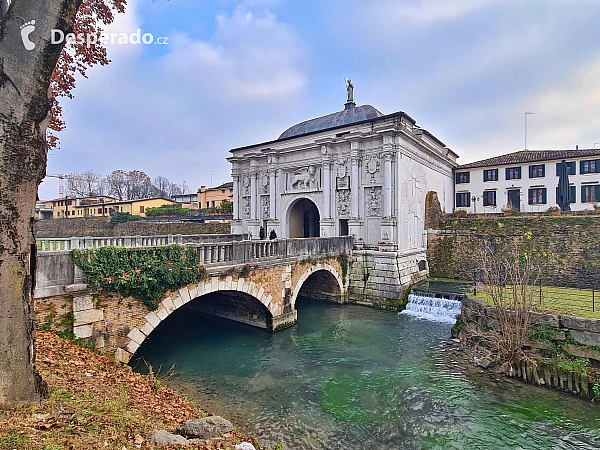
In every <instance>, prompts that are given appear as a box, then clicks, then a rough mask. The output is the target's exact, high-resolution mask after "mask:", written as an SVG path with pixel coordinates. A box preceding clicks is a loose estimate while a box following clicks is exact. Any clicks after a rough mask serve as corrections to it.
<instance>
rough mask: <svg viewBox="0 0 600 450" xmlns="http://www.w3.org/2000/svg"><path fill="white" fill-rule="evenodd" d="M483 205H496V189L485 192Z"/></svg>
mask: <svg viewBox="0 0 600 450" xmlns="http://www.w3.org/2000/svg"><path fill="white" fill-rule="evenodd" d="M483 206H496V191H484V192H483Z"/></svg>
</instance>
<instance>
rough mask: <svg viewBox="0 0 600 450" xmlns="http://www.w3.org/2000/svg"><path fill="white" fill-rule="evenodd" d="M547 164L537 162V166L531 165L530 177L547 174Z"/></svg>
mask: <svg viewBox="0 0 600 450" xmlns="http://www.w3.org/2000/svg"><path fill="white" fill-rule="evenodd" d="M545 167H546V166H545V165H544V164H537V165H535V166H529V178H541V177H544V176H545Z"/></svg>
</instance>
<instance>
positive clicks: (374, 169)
mask: <svg viewBox="0 0 600 450" xmlns="http://www.w3.org/2000/svg"><path fill="white" fill-rule="evenodd" d="M380 166H381V163H380V162H379V156H378V155H375V154H370V155H368V156H367V157H366V160H365V172H366V174H367V178H369V177H370V178H371V180H374V179H375V177H376V176H377V175H378V173H379V171H380Z"/></svg>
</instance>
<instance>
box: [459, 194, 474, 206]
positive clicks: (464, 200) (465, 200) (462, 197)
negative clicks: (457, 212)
mask: <svg viewBox="0 0 600 450" xmlns="http://www.w3.org/2000/svg"><path fill="white" fill-rule="evenodd" d="M470 206H471V193H470V192H457V193H456V207H457V208H461V207H466V208H468V207H470Z"/></svg>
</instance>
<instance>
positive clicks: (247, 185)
mask: <svg viewBox="0 0 600 450" xmlns="http://www.w3.org/2000/svg"><path fill="white" fill-rule="evenodd" d="M231 153H232V154H233V156H231V157H229V158H228V160H229V161H230V162H231V164H232V176H233V180H234V221H233V222H232V232H234V233H242V232H243V233H246V232H250V233H251V234H252V236H253V237H254V238H257V237H258V235H259V228H260V227H261V226H262V227H264V229H265V230H266V233H267V236H268V234H269V231H270V230H271V229H274V230H275V231H276V233H277V235H278V237H284V238H287V237H313V236H339V235H348V234H351V235H354V236H355V237H356V241H355V242H357V243H358V244H359V245H360V243H361V242H362V243H364V245H365V247H367V248H373V249H385V250H397V249H398V250H405V249H418V250H419V251H424V247H425V242H424V215H425V196H426V195H427V192H428V191H435V192H437V194H438V197H439V200H440V203H441V207H442V209H443V210H444V211H446V212H451V211H452V209H453V204H454V195H453V193H454V185H453V176H452V170H453V169H454V168H455V167H457V163H456V158H457V155H456V154H455V153H454V152H453V151H452V150H450V149H449V148H446V146H445V145H444V144H443V143H442V142H441V141H440V140H438V139H437V138H435V137H434V136H433V135H432V134H431V133H429V132H428V131H426V130H424V129H422V128H419V127H418V126H417V125H416V122H415V120H414V119H412V118H411V117H410V116H408V115H407V114H406V113H404V112H396V113H393V114H388V115H384V114H382V113H381V112H379V111H378V110H377V109H375V108H374V107H372V106H370V105H363V106H356V105H355V103H354V101H353V97H352V92H351V87H349V97H348V102H347V103H346V104H345V108H344V109H343V110H342V111H339V112H336V113H333V114H329V115H326V116H323V117H319V118H316V119H312V120H308V121H306V122H302V123H299V124H297V125H294V126H292V127H290V128H288V129H287V130H285V131H284V132H283V133H282V134H281V136H279V138H277V139H276V140H273V141H269V142H263V143H261V144H256V145H249V146H247V147H241V148H235V149H233V150H231Z"/></svg>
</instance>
